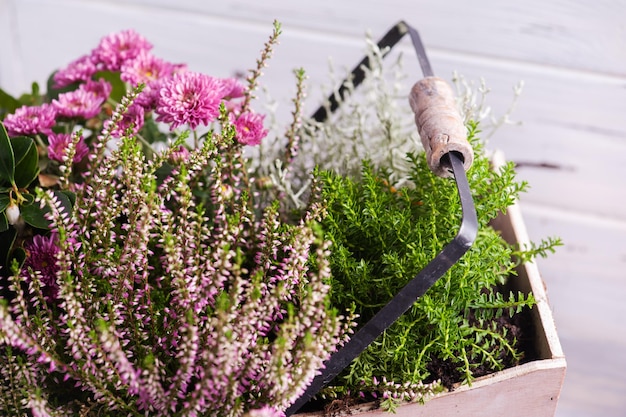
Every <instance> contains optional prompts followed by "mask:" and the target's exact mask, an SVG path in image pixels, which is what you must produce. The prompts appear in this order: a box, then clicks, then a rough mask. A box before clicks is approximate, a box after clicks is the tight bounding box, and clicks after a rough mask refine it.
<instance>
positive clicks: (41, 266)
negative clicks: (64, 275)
mask: <svg viewBox="0 0 626 417" xmlns="http://www.w3.org/2000/svg"><path fill="white" fill-rule="evenodd" d="M57 238H58V235H57V234H56V233H51V234H50V235H49V236H41V235H37V236H35V237H33V240H32V241H31V242H30V243H27V244H26V245H25V247H24V249H26V253H27V255H26V260H25V261H24V266H23V270H25V271H27V270H28V268H31V269H32V270H33V271H37V272H39V277H40V279H41V282H40V286H41V287H42V292H43V294H44V296H45V298H46V299H47V300H54V299H56V298H57V295H58V292H59V286H58V284H57V282H56V275H57V272H58V271H59V266H58V263H57V253H58V252H59V248H58V247H57V244H56V242H57Z"/></svg>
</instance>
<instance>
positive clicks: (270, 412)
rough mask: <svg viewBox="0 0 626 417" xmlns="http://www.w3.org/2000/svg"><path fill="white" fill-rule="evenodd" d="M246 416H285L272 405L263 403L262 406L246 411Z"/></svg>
mask: <svg viewBox="0 0 626 417" xmlns="http://www.w3.org/2000/svg"><path fill="white" fill-rule="evenodd" d="M246 417H285V413H283V412H282V411H279V410H277V409H275V408H274V407H271V406H269V405H265V406H263V407H262V408H258V409H256V410H250V411H248V412H247V413H246Z"/></svg>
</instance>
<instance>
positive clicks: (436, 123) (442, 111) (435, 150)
mask: <svg viewBox="0 0 626 417" xmlns="http://www.w3.org/2000/svg"><path fill="white" fill-rule="evenodd" d="M409 103H410V104H411V108H412V109H413V112H414V113H415V124H416V125H417V131H418V132H419V135H420V139H421V140H422V145H424V149H425V150H426V158H427V160H428V166H429V167H430V169H431V170H432V171H433V172H434V173H435V174H437V175H439V176H440V177H450V176H452V173H451V172H450V163H449V162H448V163H446V160H445V159H443V160H442V158H443V157H444V156H445V155H446V154H447V153H448V152H458V153H460V154H461V156H462V158H463V168H465V171H467V170H468V169H469V168H470V166H471V165H472V162H473V161H474V151H473V149H472V147H471V145H470V144H469V142H468V141H467V129H466V128H465V125H464V124H463V119H462V118H461V115H460V114H459V111H458V110H457V107H456V101H455V100H454V93H453V91H452V88H451V87H450V85H449V84H448V83H447V82H446V81H444V80H443V79H441V78H438V77H426V78H424V79H422V80H420V81H418V82H417V83H415V85H414V86H413V88H412V89H411V94H410V95H409Z"/></svg>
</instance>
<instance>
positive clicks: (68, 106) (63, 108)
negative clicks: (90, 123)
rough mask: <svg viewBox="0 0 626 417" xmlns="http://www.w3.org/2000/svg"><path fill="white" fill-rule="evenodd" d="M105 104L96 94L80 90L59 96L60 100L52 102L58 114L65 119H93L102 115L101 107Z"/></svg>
mask: <svg viewBox="0 0 626 417" xmlns="http://www.w3.org/2000/svg"><path fill="white" fill-rule="evenodd" d="M103 102H104V99H103V98H102V97H99V96H98V95H97V94H96V93H93V92H91V91H86V90H84V89H82V88H79V89H78V90H75V91H70V92H69V93H63V94H59V98H58V99H56V100H52V106H54V108H55V110H56V112H57V114H59V115H61V116H65V117H84V118H85V119H91V118H92V117H95V116H96V115H97V114H98V113H100V106H101V105H102V103H103Z"/></svg>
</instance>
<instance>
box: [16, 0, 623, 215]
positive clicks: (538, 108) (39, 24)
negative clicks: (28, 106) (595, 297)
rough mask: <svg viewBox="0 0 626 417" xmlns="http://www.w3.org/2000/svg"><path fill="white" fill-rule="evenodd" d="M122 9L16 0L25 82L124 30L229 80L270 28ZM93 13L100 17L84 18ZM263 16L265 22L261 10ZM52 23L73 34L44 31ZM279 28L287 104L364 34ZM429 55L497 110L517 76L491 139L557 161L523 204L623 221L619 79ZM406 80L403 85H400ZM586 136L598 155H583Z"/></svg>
mask: <svg viewBox="0 0 626 417" xmlns="http://www.w3.org/2000/svg"><path fill="white" fill-rule="evenodd" d="M129 10H130V13H126V14H123V15H120V13H121V12H120V6H119V5H116V4H112V5H111V4H109V3H95V4H94V3H86V2H77V3H73V2H72V3H67V5H66V6H65V7H62V8H60V7H58V5H57V3H48V2H40V0H39V1H37V0H28V1H22V2H20V3H19V7H18V18H19V19H20V21H24V22H26V21H28V23H29V26H28V30H25V29H24V30H22V31H21V32H20V33H21V36H20V39H19V41H20V43H19V47H20V51H21V55H22V57H23V59H22V61H23V65H22V66H23V68H24V75H23V76H24V78H25V79H28V80H30V79H38V80H39V81H40V82H45V78H46V77H47V75H48V73H49V72H51V71H52V70H53V69H54V68H57V67H59V66H62V65H65V64H66V63H67V62H68V61H69V60H71V59H73V58H75V57H77V56H78V55H80V54H83V53H86V51H89V50H90V49H91V48H92V47H93V46H95V45H96V44H97V42H98V40H99V38H100V37H101V36H103V35H104V34H107V33H109V32H111V31H114V30H120V29H122V28H128V27H134V28H136V29H137V30H138V31H140V32H141V33H143V34H144V35H145V36H146V37H147V38H148V39H150V40H151V41H152V42H153V43H154V44H155V45H156V47H155V53H157V54H159V55H160V56H163V57H165V58H167V59H170V60H172V61H176V62H187V63H189V65H190V67H191V68H192V69H195V70H198V71H203V72H208V73H211V74H215V75H220V76H228V75H231V74H232V73H233V72H236V71H245V70H246V69H247V68H250V67H251V66H253V65H254V59H255V57H256V56H257V54H258V51H259V50H260V48H261V46H262V43H263V42H264V40H265V39H266V37H267V35H268V34H269V32H270V30H271V25H270V24H269V23H267V24H265V23H258V22H250V21H246V20H244V21H242V22H239V21H232V20H226V19H223V18H215V17H212V16H203V15H198V14H196V15H191V14H189V13H188V12H184V11H182V12H181V11H175V10H170V9H147V8H146V7H145V6H136V7H135V8H130V9H129ZM91 15H97V16H99V19H98V20H96V21H93V19H87V18H86V17H87V16H91ZM81 16H82V18H79V17H81ZM266 20H267V21H270V20H271V19H270V18H269V16H268V18H267V19H266ZM59 26H60V27H73V28H74V30H73V31H61V32H59V33H56V32H55V36H46V34H47V33H48V32H50V31H52V30H53V29H54V28H55V27H59ZM164 27H175V28H176V36H172V32H171V31H164V30H163V28H164ZM34 28H36V29H34ZM386 29H387V28H385V29H384V30H386ZM284 30H285V33H284V36H283V38H282V41H281V45H279V47H278V48H277V50H276V52H275V57H274V59H273V60H272V61H271V65H270V67H269V68H268V69H267V70H266V76H265V77H264V79H263V80H262V82H263V83H265V84H266V85H267V86H268V88H269V89H270V91H271V92H272V93H273V94H274V95H275V96H276V97H277V99H278V100H279V101H280V102H282V103H288V101H289V98H290V97H291V94H293V81H292V80H293V78H292V77H291V70H292V69H293V68H294V67H296V66H303V67H304V68H306V69H307V71H308V73H309V75H310V81H309V85H312V86H315V85H319V84H322V83H326V82H327V77H326V73H327V57H328V56H329V55H331V56H333V57H334V58H333V59H334V61H335V62H336V64H337V66H339V67H352V66H353V65H354V64H355V63H356V62H358V60H359V59H360V57H361V55H362V53H363V52H362V51H363V49H364V42H363V40H362V39H357V38H354V37H347V36H332V37H331V36H326V35H325V34H319V33H315V32H310V31H304V30H302V29H300V28H294V27H289V26H288V25H285V29H284ZM76 33H80V36H79V37H77V36H76ZM403 50H404V51H405V52H406V63H407V68H408V70H409V71H410V73H415V74H416V78H417V77H419V76H420V75H419V74H420V73H419V70H418V67H417V62H416V60H415V59H414V57H413V52H412V51H411V50H410V48H409V47H408V42H407V44H406V45H405V46H404V48H403ZM26 51H48V53H26ZM431 58H432V61H433V66H434V67H435V69H436V70H437V72H438V73H439V74H441V75H442V76H444V77H448V78H449V77H450V76H451V74H452V72H453V71H454V70H457V71H459V72H461V73H462V74H464V75H465V76H466V77H467V78H469V79H478V78H479V77H484V78H485V79H486V80H487V82H488V85H489V86H490V87H491V88H492V93H490V103H491V104H492V106H493V107H494V108H495V109H504V108H506V107H507V106H508V104H509V103H510V100H511V98H512V86H513V85H515V84H516V83H517V82H518V81H519V80H521V79H523V80H524V81H525V82H526V89H525V92H524V94H523V96H522V98H521V100H520V102H519V105H518V109H517V111H516V113H514V115H513V117H514V118H515V117H517V118H518V119H519V120H522V121H523V126H522V127H521V128H507V129H503V130H502V131H501V132H500V133H499V134H498V135H497V136H496V137H495V138H494V139H493V146H495V147H498V148H501V149H503V150H504V151H505V152H506V154H507V156H508V157H509V158H511V159H513V160H515V161H520V162H524V163H526V162H530V163H532V164H541V163H548V164H554V165H559V166H561V167H562V169H559V170H546V169H536V168H524V169H522V170H520V173H521V175H522V178H524V179H528V180H529V181H530V182H531V183H532V184H533V187H532V189H531V191H530V193H529V194H528V195H527V196H526V197H525V200H528V201H532V202H534V203H538V204H546V205H550V206H556V207H559V208H561V209H576V210H582V211H585V212H591V213H594V214H597V215H606V216H611V217H614V218H618V219H623V220H626V211H625V210H623V209H622V205H623V203H624V199H625V198H626V193H624V189H623V188H620V186H621V184H623V183H624V182H625V181H626V172H625V171H624V170H621V169H619V166H620V164H621V160H622V158H623V156H624V155H626V145H625V143H626V118H624V117H623V115H624V114H626V88H624V86H626V81H624V80H622V79H620V78H615V77H605V76H598V75H588V74H585V73H581V72H573V71H559V70H555V69H549V70H546V69H545V68H543V67H541V66H537V65H535V64H520V63H518V62H510V61H502V60H494V59H490V58H485V57H480V56H471V57H468V56H465V55H463V56H459V55H458V54H452V53H449V52H441V51H438V50H434V51H433V53H432V55H431ZM411 84H412V83H407V91H408V88H410V85H411ZM26 86H27V84H26V83H25V85H24V88H26ZM310 95H311V97H312V98H311V100H310V101H309V103H313V104H309V106H310V108H312V107H313V106H314V104H316V103H318V102H319V94H316V91H315V90H313V91H311V94H310ZM316 98H317V99H316ZM282 113H283V114H287V113H288V108H287V107H284V108H283V111H282ZM591 142H593V143H594V146H595V147H596V148H597V151H596V152H590V151H589V143H591ZM600 202H601V203H600Z"/></svg>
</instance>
